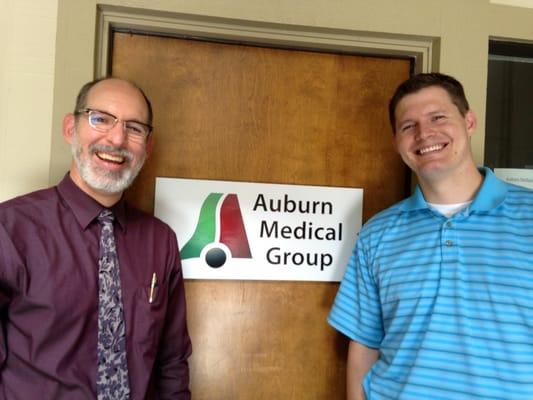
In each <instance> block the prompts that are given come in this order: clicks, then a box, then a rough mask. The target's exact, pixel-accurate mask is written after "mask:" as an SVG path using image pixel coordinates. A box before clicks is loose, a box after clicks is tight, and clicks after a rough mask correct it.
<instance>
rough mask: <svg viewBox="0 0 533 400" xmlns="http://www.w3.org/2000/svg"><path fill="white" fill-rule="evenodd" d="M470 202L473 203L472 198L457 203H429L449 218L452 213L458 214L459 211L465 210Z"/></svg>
mask: <svg viewBox="0 0 533 400" xmlns="http://www.w3.org/2000/svg"><path fill="white" fill-rule="evenodd" d="M470 204H472V200H470V201H467V202H464V203H455V204H435V203H428V205H429V207H430V208H432V209H434V210H435V211H437V212H439V213H441V214H442V215H444V216H445V217H448V218H449V217H451V216H452V215H455V214H457V213H458V212H459V211H462V210H464V209H465V208H466V207H468V206H469V205H470Z"/></svg>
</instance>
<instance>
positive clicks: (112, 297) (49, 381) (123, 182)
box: [0, 78, 191, 400]
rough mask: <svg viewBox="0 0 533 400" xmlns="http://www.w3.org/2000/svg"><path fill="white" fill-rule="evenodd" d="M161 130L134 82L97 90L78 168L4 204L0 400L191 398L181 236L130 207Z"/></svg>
mask: <svg viewBox="0 0 533 400" xmlns="http://www.w3.org/2000/svg"><path fill="white" fill-rule="evenodd" d="M151 123H152V109H151V105H150V102H149V100H148V98H147V97H146V96H145V94H144V93H143V91H142V90H141V89H140V88H138V87H137V86H135V85H134V84H133V83H131V82H128V81H125V80H121V79H116V78H106V79H101V80H96V81H92V82H89V83H87V84H86V85H84V86H83V87H82V89H81V90H80V93H79V95H78V97H77V101H76V106H75V109H74V112H73V113H71V114H68V115H66V116H65V118H64V120H63V136H64V138H65V140H66V141H67V142H68V143H70V144H71V148H72V154H73V161H72V164H71V167H70V171H69V173H67V175H66V176H65V177H64V178H63V180H62V181H61V182H60V183H59V184H58V185H57V186H55V187H52V188H49V189H45V190H41V191H37V192H34V193H30V194H27V195H25V196H21V197H18V198H15V199H12V200H9V201H7V202H5V203H3V204H0V323H1V330H0V399H43V400H45V399H50V400H52V399H54V400H58V399H69V400H75V399H90V398H98V399H113V400H117V399H156V398H157V399H190V392H189V388H188V386H189V369H188V361H187V360H188V357H189V356H190V354H191V342H190V339H189V335H188V331H187V325H186V309H185V296H184V289H183V278H182V272H181V266H180V259H179V250H178V246H177V242H176V237H175V235H174V233H173V232H172V231H171V229H170V228H169V227H168V226H167V225H166V224H164V223H163V222H161V221H160V220H158V219H156V218H154V217H152V216H149V215H147V214H144V213H142V212H140V211H138V210H136V209H135V208H133V207H131V206H130V205H128V204H127V203H126V202H125V201H124V200H123V192H124V190H125V189H126V188H127V187H128V186H129V185H130V184H131V183H132V181H133V180H134V179H135V177H136V176H137V174H138V172H139V171H140V169H141V168H142V166H143V163H144V161H145V158H146V157H147V155H149V153H150V151H151V149H152V143H153V137H152V127H151Z"/></svg>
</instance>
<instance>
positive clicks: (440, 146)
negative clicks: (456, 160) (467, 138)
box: [416, 143, 446, 156]
mask: <svg viewBox="0 0 533 400" xmlns="http://www.w3.org/2000/svg"><path fill="white" fill-rule="evenodd" d="M444 147H446V145H445V144H442V143H441V144H434V145H432V146H428V147H424V148H421V149H419V150H417V151H416V153H417V154H418V155H421V156H423V155H424V154H428V153H433V152H436V151H440V150H442V149H443V148H444Z"/></svg>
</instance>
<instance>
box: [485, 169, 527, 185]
mask: <svg viewBox="0 0 533 400" xmlns="http://www.w3.org/2000/svg"><path fill="white" fill-rule="evenodd" d="M494 175H496V176H497V177H498V178H500V179H501V180H503V181H505V182H507V183H513V184H515V185H518V186H524V187H527V188H529V189H533V169H520V168H494Z"/></svg>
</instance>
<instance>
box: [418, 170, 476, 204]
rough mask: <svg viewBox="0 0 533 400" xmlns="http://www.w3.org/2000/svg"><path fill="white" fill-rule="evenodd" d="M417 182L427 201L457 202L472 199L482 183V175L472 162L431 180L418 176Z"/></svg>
mask: <svg viewBox="0 0 533 400" xmlns="http://www.w3.org/2000/svg"><path fill="white" fill-rule="evenodd" d="M419 182H420V188H421V189H422V193H424V197H425V199H426V201H427V202H429V203H434V204H457V203H464V202H467V201H470V200H473V199H474V197H475V196H476V194H477V192H478V191H479V188H480V187H481V184H482V183H483V176H482V175H481V173H480V172H479V171H478V170H477V168H476V167H475V165H473V164H472V165H471V166H469V167H467V168H465V169H464V170H461V171H460V172H459V173H456V174H453V175H452V176H443V177H440V178H436V179H435V178H434V179H431V180H429V179H424V178H423V177H419Z"/></svg>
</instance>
